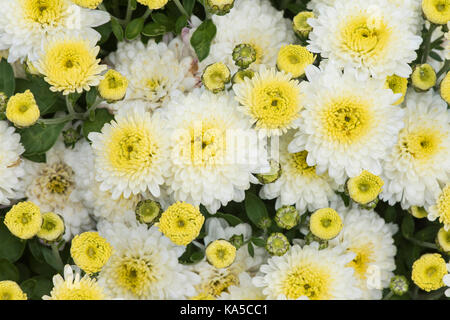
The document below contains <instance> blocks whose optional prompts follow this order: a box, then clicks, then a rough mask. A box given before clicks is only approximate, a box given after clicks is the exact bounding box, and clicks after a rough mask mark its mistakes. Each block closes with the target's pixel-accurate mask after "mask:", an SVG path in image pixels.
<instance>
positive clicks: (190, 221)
mask: <svg viewBox="0 0 450 320" xmlns="http://www.w3.org/2000/svg"><path fill="white" fill-rule="evenodd" d="M204 222H205V217H204V216H203V215H202V214H201V213H200V210H199V209H198V208H196V207H194V206H193V205H191V204H189V203H185V202H176V203H174V204H173V205H171V206H170V207H169V208H167V210H166V211H164V212H163V214H162V215H161V218H160V219H159V225H158V227H159V229H160V230H161V232H162V233H163V234H164V235H165V236H166V237H168V238H169V239H170V240H172V242H173V243H175V244H177V245H180V246H186V245H188V244H189V243H191V242H192V241H193V240H194V239H195V238H197V237H198V235H199V233H200V230H201V229H202V226H203V223H204Z"/></svg>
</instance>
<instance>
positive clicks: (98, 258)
mask: <svg viewBox="0 0 450 320" xmlns="http://www.w3.org/2000/svg"><path fill="white" fill-rule="evenodd" d="M111 254H112V247H111V245H110V244H109V243H108V242H107V241H106V239H105V238H103V237H101V236H100V235H99V234H98V232H93V231H90V232H84V233H82V234H79V235H77V236H76V237H75V238H73V240H72V247H71V248H70V255H71V256H72V258H73V261H74V262H75V264H76V265H77V266H79V267H80V268H81V269H82V270H83V271H84V272H86V273H88V274H93V273H97V272H99V271H100V270H101V269H102V268H103V266H104V265H105V264H106V262H108V259H109V258H110V257H111Z"/></svg>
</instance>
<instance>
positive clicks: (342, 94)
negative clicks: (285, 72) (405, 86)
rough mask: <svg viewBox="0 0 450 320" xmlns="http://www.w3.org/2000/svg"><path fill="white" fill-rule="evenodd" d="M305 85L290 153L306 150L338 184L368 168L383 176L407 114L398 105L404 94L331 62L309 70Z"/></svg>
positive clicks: (313, 162)
mask: <svg viewBox="0 0 450 320" xmlns="http://www.w3.org/2000/svg"><path fill="white" fill-rule="evenodd" d="M306 74H307V77H308V80H309V82H306V81H304V82H302V83H301V84H300V86H301V87H302V92H304V93H305V96H304V99H303V104H304V108H305V109H304V111H302V113H301V117H300V118H299V120H298V121H297V127H298V128H299V131H298V132H297V133H296V135H295V138H294V140H293V141H292V142H291V143H290V144H289V151H290V152H293V153H294V152H300V151H303V150H306V151H307V152H308V156H307V158H306V162H307V164H308V165H309V166H314V165H315V166H316V171H317V173H318V174H322V173H325V172H327V171H328V175H329V176H330V177H331V178H333V179H335V180H336V182H337V183H339V184H343V183H344V182H345V180H346V179H347V178H348V177H355V176H357V175H359V174H360V173H361V172H362V171H363V170H367V171H369V172H371V173H372V174H375V175H380V174H381V170H382V168H381V160H382V159H383V158H384V157H385V156H387V153H388V151H389V150H390V148H392V146H393V145H394V144H395V142H396V141H397V134H398V131H399V130H400V129H401V128H402V127H403V123H402V121H401V119H402V115H403V111H402V110H401V109H400V108H398V107H395V106H393V104H394V103H395V102H396V101H397V100H398V98H399V96H400V94H393V92H392V91H391V90H389V89H385V88H384V83H383V82H382V81H378V80H375V79H367V80H365V81H358V80H357V79H356V77H355V76H354V74H353V73H351V72H344V73H342V72H341V71H340V70H338V69H336V68H335V67H334V66H333V65H331V64H328V65H327V66H326V67H325V68H323V69H322V70H319V69H317V68H316V67H314V66H309V67H307V71H306Z"/></svg>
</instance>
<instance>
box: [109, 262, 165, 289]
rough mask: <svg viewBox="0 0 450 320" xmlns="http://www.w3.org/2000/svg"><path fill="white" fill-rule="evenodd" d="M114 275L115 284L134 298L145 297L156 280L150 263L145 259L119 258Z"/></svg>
mask: <svg viewBox="0 0 450 320" xmlns="http://www.w3.org/2000/svg"><path fill="white" fill-rule="evenodd" d="M114 273H115V275H116V277H115V280H116V284H117V285H118V286H120V287H122V288H123V289H125V290H127V291H130V292H132V293H133V294H134V295H136V296H143V295H145V294H146V292H147V291H148V290H149V288H150V286H151V284H152V283H153V282H155V281H156V280H157V278H156V275H155V270H154V269H153V264H152V262H151V261H150V259H146V258H145V257H127V256H125V257H121V258H119V260H118V261H117V263H116V267H115V270H114Z"/></svg>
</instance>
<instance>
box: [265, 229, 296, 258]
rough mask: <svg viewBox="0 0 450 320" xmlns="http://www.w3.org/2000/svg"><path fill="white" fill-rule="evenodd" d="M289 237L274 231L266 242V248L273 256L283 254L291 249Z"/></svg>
mask: <svg viewBox="0 0 450 320" xmlns="http://www.w3.org/2000/svg"><path fill="white" fill-rule="evenodd" d="M290 247H291V245H290V244H289V240H288V238H286V236H285V235H284V234H282V233H279V232H277V233H272V234H271V235H270V236H269V238H267V242H266V250H267V252H269V253H270V254H271V255H273V256H282V255H284V254H285V253H286V252H288V250H289V249H290Z"/></svg>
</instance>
